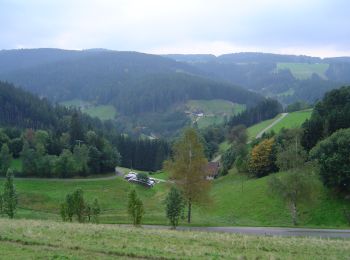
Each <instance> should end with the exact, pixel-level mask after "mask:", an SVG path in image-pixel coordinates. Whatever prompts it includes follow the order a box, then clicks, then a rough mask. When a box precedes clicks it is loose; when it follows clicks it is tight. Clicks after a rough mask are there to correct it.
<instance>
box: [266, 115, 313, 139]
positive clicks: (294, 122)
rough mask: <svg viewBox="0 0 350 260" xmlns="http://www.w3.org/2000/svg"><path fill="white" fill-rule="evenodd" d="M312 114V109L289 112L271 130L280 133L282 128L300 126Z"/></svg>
mask: <svg viewBox="0 0 350 260" xmlns="http://www.w3.org/2000/svg"><path fill="white" fill-rule="evenodd" d="M311 114H312V109H307V110H303V111H296V112H292V113H288V115H287V116H286V117H285V118H283V119H282V120H281V121H280V122H278V123H277V124H275V125H274V126H273V127H272V128H271V129H270V130H269V131H274V132H276V133H278V132H279V131H280V130H281V129H282V128H298V127H300V126H301V125H302V124H303V123H304V122H305V120H306V119H309V118H310V117H311Z"/></svg>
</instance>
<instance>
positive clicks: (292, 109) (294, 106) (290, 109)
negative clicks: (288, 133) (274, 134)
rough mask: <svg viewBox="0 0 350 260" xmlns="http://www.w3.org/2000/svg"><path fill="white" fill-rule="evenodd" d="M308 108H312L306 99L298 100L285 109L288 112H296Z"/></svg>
mask: <svg viewBox="0 0 350 260" xmlns="http://www.w3.org/2000/svg"><path fill="white" fill-rule="evenodd" d="M307 108H311V106H310V105H309V104H308V103H306V102H304V101H296V102H294V103H292V104H290V105H288V106H287V107H286V108H285V111H286V112H288V113H291V112H295V111H300V110H304V109H307Z"/></svg>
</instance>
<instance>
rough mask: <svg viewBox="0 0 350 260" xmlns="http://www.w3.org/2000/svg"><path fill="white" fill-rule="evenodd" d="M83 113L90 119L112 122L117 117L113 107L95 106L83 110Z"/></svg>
mask: <svg viewBox="0 0 350 260" xmlns="http://www.w3.org/2000/svg"><path fill="white" fill-rule="evenodd" d="M83 111H84V112H85V113H87V114H88V115H90V116H92V117H98V118H99V119H101V120H113V119H115V117H116V116H117V111H116V109H115V107H114V106H112V105H106V106H102V105H101V106H95V107H91V108H88V109H85V110H83Z"/></svg>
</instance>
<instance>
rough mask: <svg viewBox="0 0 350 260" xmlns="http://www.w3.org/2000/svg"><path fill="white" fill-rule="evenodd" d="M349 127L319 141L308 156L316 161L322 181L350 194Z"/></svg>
mask: <svg viewBox="0 0 350 260" xmlns="http://www.w3.org/2000/svg"><path fill="white" fill-rule="evenodd" d="M349 155H350V129H341V130H338V131H337V132H335V133H333V134H332V135H331V136H330V137H328V138H326V139H324V140H323V141H321V142H319V143H318V144H317V145H316V146H315V147H314V148H313V149H312V150H311V151H310V157H311V158H312V159H315V160H317V161H318V164H319V166H320V175H321V179H322V181H323V183H324V184H325V185H326V186H328V187H330V188H332V189H334V190H336V191H338V192H344V193H345V194H350V170H349V165H350V156H349Z"/></svg>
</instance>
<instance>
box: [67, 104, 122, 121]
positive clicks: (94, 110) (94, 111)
mask: <svg viewBox="0 0 350 260" xmlns="http://www.w3.org/2000/svg"><path fill="white" fill-rule="evenodd" d="M60 104H61V105H63V106H66V107H77V108H80V109H81V111H83V112H85V113H87V114H88V115H90V116H92V117H98V118H99V119H101V120H109V119H110V120H112V119H115V117H116V116H117V111H116V109H115V107H114V106H112V105H99V106H96V105H94V104H92V103H90V102H87V101H84V100H80V99H73V100H68V101H64V102H61V103H60Z"/></svg>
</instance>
